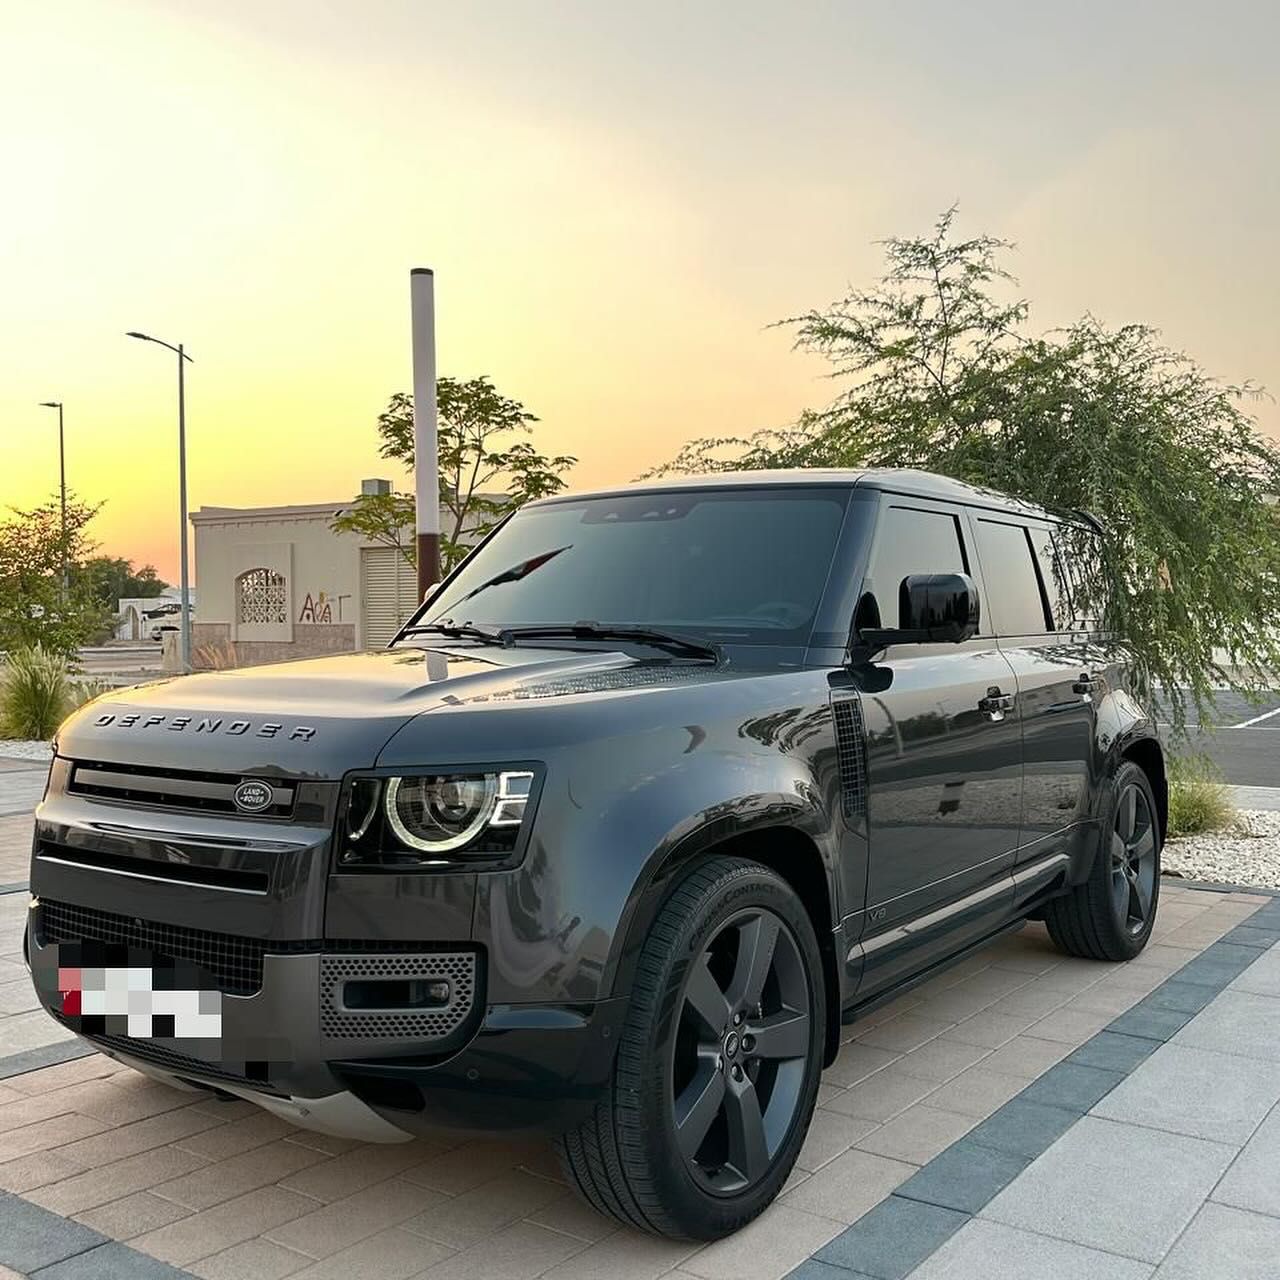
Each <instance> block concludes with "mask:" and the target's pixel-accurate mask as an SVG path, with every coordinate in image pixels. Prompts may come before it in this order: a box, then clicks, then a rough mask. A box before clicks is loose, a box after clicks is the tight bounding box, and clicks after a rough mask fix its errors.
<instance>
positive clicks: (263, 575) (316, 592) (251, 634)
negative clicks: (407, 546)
mask: <svg viewBox="0 0 1280 1280" xmlns="http://www.w3.org/2000/svg"><path fill="white" fill-rule="evenodd" d="M362 489H363V492H365V493H381V492H387V491H389V489H390V484H389V483H388V482H387V481H385V480H366V481H365V482H364V484H363V486H362ZM350 505H351V503H350V501H337V502H316V503H308V504H306V505H304V506H287V507H201V508H200V509H199V510H198V511H195V512H193V513H192V516H191V523H192V525H193V526H194V529H195V544H196V563H195V581H196V591H197V593H198V596H199V600H200V610H199V613H198V615H197V616H196V618H195V621H194V622H193V624H192V658H193V665H194V666H195V667H197V668H201V667H210V666H230V665H249V664H252V663H257V662H278V661H282V660H284V659H286V658H298V657H308V656H312V655H317V654H325V653H343V652H348V651H351V650H356V649H368V648H378V647H381V646H382V645H385V644H386V643H387V641H388V640H390V639H391V637H392V636H393V635H394V634H395V632H396V630H397V628H398V627H399V626H400V624H401V623H402V622H403V621H404V620H405V619H406V618H407V617H408V616H409V614H410V613H412V611H413V610H414V608H415V607H416V605H417V583H416V575H415V573H414V569H413V566H412V565H411V564H409V562H408V561H407V560H406V559H405V558H404V556H403V554H402V553H401V552H400V551H399V550H398V549H397V548H395V547H388V546H382V545H378V544H375V543H371V542H369V541H368V540H367V539H365V538H364V537H363V536H362V535H360V534H354V533H335V532H334V531H333V529H332V528H331V527H330V524H331V522H332V520H333V517H334V516H335V514H337V512H339V511H341V510H342V509H343V508H344V507H347V506H350ZM411 532H412V531H409V530H406V541H408V540H409V537H410V535H411Z"/></svg>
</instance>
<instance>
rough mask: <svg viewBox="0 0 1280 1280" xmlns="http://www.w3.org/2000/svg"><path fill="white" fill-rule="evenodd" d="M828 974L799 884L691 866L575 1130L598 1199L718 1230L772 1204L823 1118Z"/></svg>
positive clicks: (584, 1174) (630, 1212) (645, 1220)
mask: <svg viewBox="0 0 1280 1280" xmlns="http://www.w3.org/2000/svg"><path fill="white" fill-rule="evenodd" d="M822 982H823V974H822V963H821V959H820V957H819V954H818V945H817V939H816V937H815V936H814V931H813V926H812V924H811V923H810V920H809V917H808V913H807V912H806V910H805V907H804V904H803V903H802V902H801V901H800V899H799V898H798V897H797V896H796V894H795V893H794V892H793V890H792V889H791V888H790V886H789V885H787V883H786V882H785V881H784V880H782V879H781V878H780V877H779V876H777V875H775V874H774V873H773V872H772V871H770V870H768V869H767V868H765V867H762V866H760V865H758V864H756V863H751V862H745V861H742V860H739V859H735V858H713V859H710V860H708V861H706V862H704V863H701V864H699V865H698V866H696V867H695V868H694V869H692V870H691V871H690V872H688V873H687V874H686V875H685V877H684V878H683V879H682V880H681V881H680V882H679V883H678V884H677V885H676V887H675V888H674V889H673V890H672V891H671V893H670V895H669V896H668V898H667V900H666V902H665V903H664V904H663V906H662V908H661V910H660V911H659V913H658V917H657V919H656V921H655V922H654V925H653V927H652V929H651V930H650V932H649V936H648V938H647V939H646V942H645V945H644V949H643V951H642V952H641V956H640V960H639V964H638V967H637V972H636V979H635V986H634V989H633V991H632V996H631V1004H630V1009H629V1011H628V1015H627V1020H626V1023H625V1025H624V1028H623V1032H622V1037H621V1040H620V1043H619V1046H618V1058H617V1062H616V1064H615V1067H614V1079H613V1083H612V1088H611V1089H610V1092H609V1094H608V1096H607V1097H606V1098H605V1099H604V1100H603V1101H602V1102H601V1103H600V1104H599V1105H598V1106H597V1108H596V1110H595V1112H594V1114H593V1115H592V1116H591V1117H590V1119H588V1120H587V1121H586V1122H585V1123H584V1124H583V1125H581V1126H580V1127H579V1128H578V1129H576V1130H574V1131H572V1132H571V1133H568V1134H566V1135H565V1136H564V1137H563V1138H561V1140H560V1153H561V1158H562V1162H563V1164H564V1166H565V1169H566V1171H567V1172H568V1174H569V1176H570V1179H571V1181H572V1182H573V1183H574V1185H576V1186H577V1187H578V1189H579V1191H580V1192H581V1193H582V1194H583V1195H584V1196H585V1198H586V1199H587V1200H588V1201H589V1202H590V1203H591V1204H592V1205H594V1206H595V1207H596V1208H597V1209H599V1210H601V1211H602V1212H605V1213H608V1214H611V1215H612V1216H613V1217H615V1218H618V1219H619V1220H621V1221H623V1222H625V1223H628V1224H630V1225H633V1226H637V1227H640V1228H642V1229H644V1230H648V1231H653V1232H656V1233H659V1234H662V1235H671V1236H683V1237H690V1238H693V1239H703V1240H708V1239H715V1238H716V1237H718V1236H723V1235H727V1234H728V1233H729V1232H731V1231H736V1230H737V1229H738V1228H739V1227H741V1226H743V1225H744V1224H745V1223H747V1222H749V1221H750V1220H751V1219H752V1218H754V1217H755V1216H756V1215H757V1214H758V1213H760V1212H761V1210H763V1209H764V1208H765V1207H766V1206H767V1205H768V1204H769V1202H770V1201H771V1200H772V1199H773V1198H774V1196H776V1195H777V1193H778V1190H779V1188H780V1187H781V1186H782V1184H783V1182H785V1181H786V1178H787V1175H788V1174H789V1173H790V1172H791V1167H792V1165H793V1164H794V1163H795V1158H796V1156H797V1155H798V1154H799V1151H800V1146H801V1144H802V1143H803V1141H804V1136H805V1132H806V1130H807V1129H808V1127H809V1120H810V1117H811V1116H812V1114H813V1106H814V1100H815V1098H816V1096H817V1088H818V1077H819V1075H820V1073H821V1058H822V1047H823V1044H824V1043H825V1023H824V1016H825V1007H826V1006H825V1000H824V998H823V990H822Z"/></svg>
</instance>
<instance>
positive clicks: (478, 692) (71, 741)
mask: <svg viewBox="0 0 1280 1280" xmlns="http://www.w3.org/2000/svg"><path fill="white" fill-rule="evenodd" d="M718 674H720V673H718V672H717V670H716V668H714V667H712V666H710V665H704V664H693V663H680V662H670V661H667V660H665V659H660V660H657V661H654V660H652V659H650V660H647V661H641V660H639V659H637V658H634V657H631V656H628V655H626V654H623V653H618V652H608V651H603V652H602V651H588V652H583V651H580V650H563V649H547V648H541V647H525V648H512V649H499V648H496V647H489V646H486V647H477V648H474V649H473V648H470V647H463V646H461V645H459V646H458V647H456V648H449V649H445V648H429V649H394V650H383V651H379V652H374V653H355V654H342V655H339V656H335V657H330V658H315V659H306V660H303V661H298V662H285V663H278V664H274V665H271V666H262V667H242V668H238V669H235V670H228V671H208V672H202V673H199V674H196V675H190V676H174V677H172V678H170V679H164V680H157V681H154V682H152V683H149V684H143V685H135V686H133V687H131V688H127V689H121V690H118V691H116V692H113V693H109V694H106V695H104V696H103V697H100V698H96V699H94V701H93V702H91V703H88V704H87V705H86V706H84V707H82V708H81V709H80V710H79V711H77V712H76V713H75V714H74V715H72V716H71V717H70V718H69V719H68V720H67V721H66V722H65V723H64V724H63V726H62V727H61V729H60V730H59V731H58V737H57V741H56V743H55V748H56V750H57V752H58V754H59V755H61V756H64V757H67V758H69V759H73V760H100V761H107V762H110V763H113V764H134V765H150V766H157V765H161V766H168V767H171V768H173V769H193V770H198V771H203V772H234V773H241V774H245V773H254V774H263V773H266V774H273V773H278V774H288V775H290V776H293V777H313V778H337V777H341V775H342V774H343V773H344V772H346V771H347V770H348V769H353V768H360V767H364V766H368V765H370V764H372V763H373V762H374V760H375V759H376V758H377V755H378V752H379V750H380V749H381V748H382V746H383V745H384V744H385V743H386V742H387V741H388V740H389V739H390V738H391V737H392V736H393V735H394V734H395V733H396V732H397V731H398V730H399V729H400V728H401V727H403V726H404V725H405V724H407V723H408V722H409V721H410V720H412V719H413V718H414V717H415V716H417V715H420V714H422V713H424V712H429V711H431V710H432V709H433V708H436V707H440V706H446V705H450V706H455V707H456V706H458V705H459V704H467V703H492V702H504V703H505V702H511V703H513V704H515V703H521V702H526V701H529V700H534V699H539V698H542V697H547V696H558V697H564V696H573V695H575V694H586V693H602V692H610V691H618V692H622V691H624V690H629V689H635V688H638V687H656V686H662V685H669V684H675V683H681V684H685V683H688V682H689V681H691V680H700V679H701V680H714V679H716V678H717V676H718Z"/></svg>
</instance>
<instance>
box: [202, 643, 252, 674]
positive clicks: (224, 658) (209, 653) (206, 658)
mask: <svg viewBox="0 0 1280 1280" xmlns="http://www.w3.org/2000/svg"><path fill="white" fill-rule="evenodd" d="M239 665H240V658H239V655H238V654H237V653H236V647H235V645H234V644H232V643H231V641H229V640H219V641H216V642H214V643H212V644H198V645H196V647H195V650H194V651H193V652H192V655H191V667H192V670H194V671H227V670H229V669H230V668H231V667H238V666H239Z"/></svg>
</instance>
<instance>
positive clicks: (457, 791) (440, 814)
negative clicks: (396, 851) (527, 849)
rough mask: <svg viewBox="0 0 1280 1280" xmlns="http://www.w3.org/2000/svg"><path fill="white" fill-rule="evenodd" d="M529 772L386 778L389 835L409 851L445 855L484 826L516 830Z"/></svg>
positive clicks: (522, 806)
mask: <svg viewBox="0 0 1280 1280" xmlns="http://www.w3.org/2000/svg"><path fill="white" fill-rule="evenodd" d="M532 781H533V774H532V773H529V772H526V771H519V772H508V773H501V774H496V773H465V774H463V773H455V774H423V775H417V776H412V777H396V778H391V779H389V780H388V782H387V790H386V800H385V809H386V814H387V821H388V822H389V823H390V824H391V829H392V831H394V832H395V834H396V836H397V837H398V838H399V839H400V840H401V841H402V842H403V843H404V844H405V845H407V846H408V847H409V848H410V849H417V850H419V851H420V852H423V853H448V852H449V851H450V850H453V849H461V848H462V847H463V846H464V845H467V844H470V843H471V842H472V841H473V840H474V839H475V838H476V837H477V836H478V835H479V834H480V833H481V832H482V831H483V830H484V829H485V827H487V826H494V827H513V826H515V827H518V826H519V825H520V824H521V822H522V821H523V820H524V810H525V807H526V804H527V802H528V798H529V791H530V786H531V784H532Z"/></svg>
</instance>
